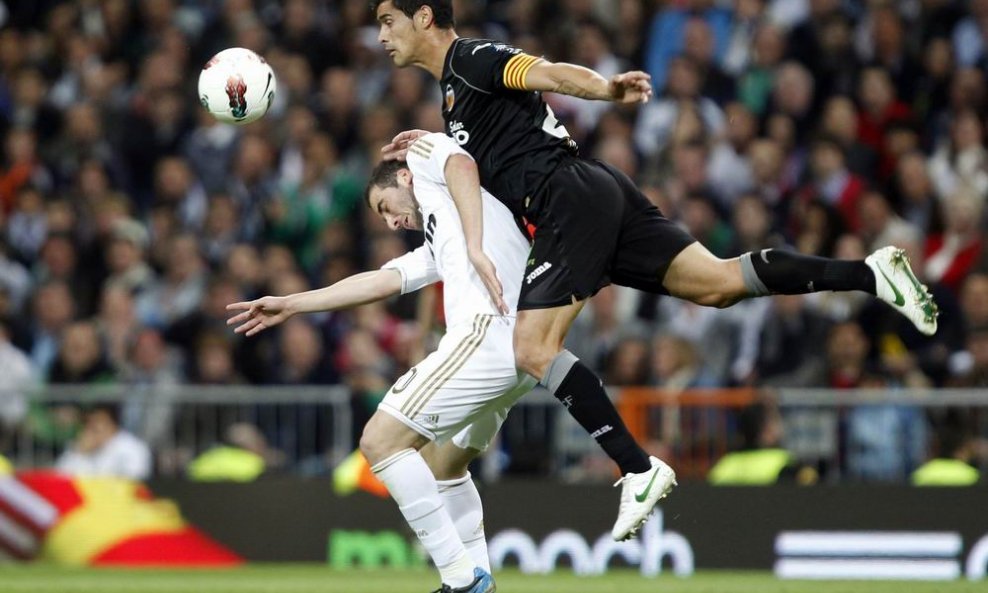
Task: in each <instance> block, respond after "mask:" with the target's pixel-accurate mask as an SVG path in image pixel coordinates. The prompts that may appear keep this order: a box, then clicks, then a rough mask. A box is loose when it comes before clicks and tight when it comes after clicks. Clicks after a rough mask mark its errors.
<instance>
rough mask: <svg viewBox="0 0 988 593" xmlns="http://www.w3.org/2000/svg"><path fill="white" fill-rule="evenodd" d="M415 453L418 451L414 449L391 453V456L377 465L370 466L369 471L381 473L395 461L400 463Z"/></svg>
mask: <svg viewBox="0 0 988 593" xmlns="http://www.w3.org/2000/svg"><path fill="white" fill-rule="evenodd" d="M417 452H418V451H416V450H415V449H411V448H408V449H402V450H401V451H398V452H397V453H393V454H391V455H389V456H388V457H385V458H384V459H382V460H381V461H378V462H377V463H375V464H374V465H372V466H371V468H370V469H371V471H372V472H374V473H375V474H378V473H381V472H382V471H384V470H386V469H387V468H388V467H389V466H391V465H392V464H393V463H395V462H396V461H401V460H402V459H404V458H406V457H408V456H409V455H414V454H415V453H417Z"/></svg>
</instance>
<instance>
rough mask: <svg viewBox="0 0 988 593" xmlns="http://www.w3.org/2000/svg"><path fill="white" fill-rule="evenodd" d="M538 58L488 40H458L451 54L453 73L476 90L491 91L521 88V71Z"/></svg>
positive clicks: (523, 71)
mask: <svg viewBox="0 0 988 593" xmlns="http://www.w3.org/2000/svg"><path fill="white" fill-rule="evenodd" d="M537 61H538V58H535V57H533V56H529V55H528V54H526V53H524V52H523V51H522V50H520V49H518V48H516V47H512V46H510V45H506V44H504V43H501V42H498V41H491V40H489V39H459V40H457V42H456V47H454V48H453V51H452V54H451V55H450V63H449V67H450V71H451V72H452V73H453V75H454V76H456V77H457V78H459V79H461V80H463V81H464V82H466V83H467V84H468V85H470V86H471V87H473V88H476V89H478V90H481V91H484V92H487V93H493V92H497V91H502V90H506V89H514V90H520V89H521V88H522V86H521V84H520V83H523V82H524V74H525V72H527V69H528V68H530V67H531V66H532V64H534V63H535V62H537Z"/></svg>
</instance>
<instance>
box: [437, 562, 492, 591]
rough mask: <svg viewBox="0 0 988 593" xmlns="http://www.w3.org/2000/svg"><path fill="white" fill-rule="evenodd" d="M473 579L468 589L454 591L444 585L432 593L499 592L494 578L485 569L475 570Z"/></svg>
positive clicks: (461, 588) (478, 568)
mask: <svg viewBox="0 0 988 593" xmlns="http://www.w3.org/2000/svg"><path fill="white" fill-rule="evenodd" d="M473 577H474V578H473V582H472V583H470V584H469V585H467V586H466V587H460V588H458V589H454V588H452V587H450V586H449V585H446V584H444V585H443V586H442V587H440V588H439V589H436V590H435V591H433V592H432V593H494V592H495V591H497V585H495V584H494V577H492V576H491V573H489V572H487V571H486V570H484V569H483V568H480V567H479V566H478V567H477V568H474V569H473Z"/></svg>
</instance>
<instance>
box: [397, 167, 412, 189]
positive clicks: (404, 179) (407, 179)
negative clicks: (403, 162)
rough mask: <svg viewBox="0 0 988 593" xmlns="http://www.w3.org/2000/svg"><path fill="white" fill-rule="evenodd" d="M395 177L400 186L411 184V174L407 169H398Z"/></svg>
mask: <svg viewBox="0 0 988 593" xmlns="http://www.w3.org/2000/svg"><path fill="white" fill-rule="evenodd" d="M395 175H396V176H397V177H398V181H400V182H401V184H402V185H405V186H408V185H411V184H412V172H411V171H409V170H408V169H407V168H401V169H398V172H397V173H396V174H395Z"/></svg>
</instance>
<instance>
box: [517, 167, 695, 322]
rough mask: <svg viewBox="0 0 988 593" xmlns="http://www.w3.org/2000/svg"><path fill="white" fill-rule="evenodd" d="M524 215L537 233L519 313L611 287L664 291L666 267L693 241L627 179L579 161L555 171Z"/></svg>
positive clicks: (526, 273)
mask: <svg viewBox="0 0 988 593" xmlns="http://www.w3.org/2000/svg"><path fill="white" fill-rule="evenodd" d="M526 218H527V219H528V221H529V222H531V223H532V224H534V225H535V229H536V230H535V237H534V242H533V244H532V251H531V254H530V255H529V256H528V257H529V259H528V265H527V266H526V267H525V278H524V279H523V280H522V284H521V296H520V297H519V300H518V309H519V310H526V309H547V308H550V307H559V306H561V305H567V304H569V303H571V302H572V301H573V298H574V297H575V298H576V299H577V300H582V299H585V298H587V297H590V296H593V295H594V294H596V293H597V291H599V290H600V289H601V288H603V287H605V286H607V285H608V284H610V283H612V282H613V283H614V284H619V285H621V286H630V287H632V288H637V289H640V290H644V291H648V292H653V293H664V292H665V289H664V288H663V286H662V279H663V278H664V277H665V273H666V270H667V269H668V268H669V264H670V263H672V260H673V259H674V258H675V257H676V256H677V255H678V254H679V252H680V251H682V250H683V249H685V248H686V247H687V246H688V245H690V244H692V243H693V242H694V241H695V239H694V238H693V237H691V236H690V235H689V234H688V233H687V232H686V231H684V230H682V229H680V228H679V227H678V226H676V225H675V224H674V223H672V222H671V221H670V220H669V219H667V218H665V217H664V216H662V213H661V212H659V209H658V208H656V207H655V206H654V205H653V204H652V203H651V202H650V201H648V198H646V197H645V196H644V195H642V193H641V192H640V191H638V188H637V187H635V184H634V183H632V181H631V180H630V179H628V177H627V176H626V175H625V174H623V173H621V172H620V171H618V170H617V169H615V168H614V167H611V166H610V165H608V164H606V163H602V162H600V161H591V160H585V159H579V158H574V159H572V160H571V161H569V162H567V163H564V164H562V165H560V166H559V168H558V169H556V170H555V171H554V172H553V174H552V175H551V176H550V177H549V179H547V180H546V182H545V184H544V185H543V186H542V187H541V188H539V191H538V192H537V193H536V195H535V196H534V197H533V200H532V202H531V204H530V205H529V208H528V211H527V212H526Z"/></svg>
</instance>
